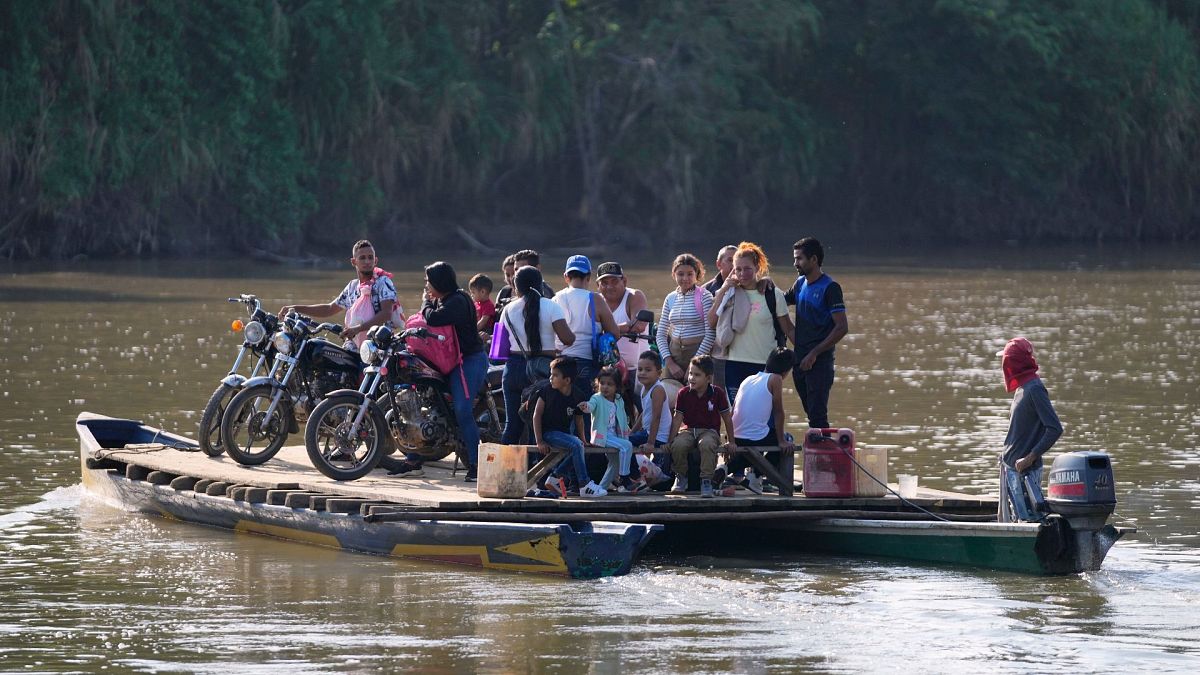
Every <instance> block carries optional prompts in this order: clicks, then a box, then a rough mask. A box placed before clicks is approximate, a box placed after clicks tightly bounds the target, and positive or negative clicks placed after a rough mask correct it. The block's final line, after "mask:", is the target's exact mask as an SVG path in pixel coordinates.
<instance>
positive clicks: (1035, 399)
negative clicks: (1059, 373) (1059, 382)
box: [996, 337, 1063, 523]
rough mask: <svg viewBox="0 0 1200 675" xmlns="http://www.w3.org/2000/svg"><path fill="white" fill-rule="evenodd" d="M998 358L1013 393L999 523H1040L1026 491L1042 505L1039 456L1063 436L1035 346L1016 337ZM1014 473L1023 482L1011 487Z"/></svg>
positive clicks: (1002, 469)
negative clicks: (1034, 356) (1016, 520)
mask: <svg viewBox="0 0 1200 675" xmlns="http://www.w3.org/2000/svg"><path fill="white" fill-rule="evenodd" d="M996 355H997V356H1001V357H1003V359H1002V361H1001V369H1002V370H1003V372H1004V386H1005V388H1006V389H1008V391H1010V392H1013V401H1012V407H1011V409H1010V412H1009V422H1008V436H1007V437H1006V438H1005V439H1004V451H1003V454H1002V455H1001V457H1000V506H999V512H998V514H997V519H998V520H999V521H1000V522H1002V523H1006V522H1012V521H1013V520H1015V519H1017V518H1019V519H1021V520H1038V519H1039V516H1038V514H1037V513H1035V512H1034V511H1033V510H1032V508H1031V507H1030V506H1029V505H1028V501H1026V494H1025V491H1026V490H1029V491H1035V490H1036V491H1037V492H1036V494H1030V495H1029V496H1031V497H1034V499H1035V503H1040V502H1041V499H1040V495H1041V483H1042V455H1044V454H1046V451H1047V450H1049V449H1050V448H1051V447H1053V446H1054V443H1055V442H1056V441H1057V440H1058V437H1059V436H1061V435H1062V432H1063V428H1062V423H1061V422H1059V421H1058V414H1057V413H1055V412H1054V404H1052V403H1051V402H1050V394H1049V392H1047V391H1046V385H1045V384H1043V383H1042V378H1040V377H1038V374H1037V371H1038V364H1037V361H1036V360H1034V358H1033V344H1032V343H1030V342H1029V340H1027V339H1025V338H1023V337H1016V338H1013V339H1011V340H1009V341H1008V344H1006V345H1005V346H1004V349H1002V350H1000V351H999V352H997V353H996ZM1012 473H1015V474H1016V477H1018V478H1020V479H1021V480H1015V481H1012V482H1010V480H1011V479H1012V478H1014V476H1012V475H1010V474H1012ZM1010 486H1013V487H1010ZM1014 487H1015V488H1016V489H1021V492H1020V493H1019V494H1018V493H1016V492H1015V490H1014ZM1022 488H1023V489H1022ZM1014 516H1016V518H1014Z"/></svg>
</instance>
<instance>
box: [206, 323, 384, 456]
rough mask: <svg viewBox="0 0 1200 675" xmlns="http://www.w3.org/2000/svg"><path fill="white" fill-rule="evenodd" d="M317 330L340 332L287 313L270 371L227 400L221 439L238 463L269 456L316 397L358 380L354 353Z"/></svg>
mask: <svg viewBox="0 0 1200 675" xmlns="http://www.w3.org/2000/svg"><path fill="white" fill-rule="evenodd" d="M322 331H329V332H331V333H334V334H340V333H341V332H342V327H341V326H340V325H338V324H336V323H320V324H318V323H316V322H315V321H314V320H312V319H310V318H309V317H306V316H303V315H300V314H296V313H294V312H293V313H290V314H288V316H287V318H285V319H284V320H283V325H282V326H281V328H280V330H278V331H277V332H276V333H275V335H274V337H273V338H272V344H273V346H274V348H275V351H276V354H275V362H276V366H277V367H276V368H275V370H274V371H273V375H270V376H262V377H257V378H254V379H252V380H247V381H246V383H245V384H244V385H243V387H242V391H241V392H239V393H238V394H237V395H236V396H234V397H233V400H232V401H230V402H229V408H228V409H227V410H226V411H225V415H224V417H223V418H222V419H221V442H222V444H223V445H224V446H225V451H226V452H227V453H229V456H230V457H232V458H233V459H234V460H236V461H237V462H238V463H239V464H246V465H257V464H262V463H263V462H266V461H268V460H270V459H271V458H272V457H274V456H275V454H276V453H278V452H279V449H280V448H282V447H283V444H284V442H285V441H286V440H287V437H288V434H294V433H298V432H299V431H300V424H301V423H303V422H305V421H306V420H307V419H308V417H309V415H310V414H311V412H312V411H313V409H314V407H315V406H316V405H317V402H318V401H320V400H321V399H322V398H324V397H325V396H326V395H328V394H329V393H330V392H333V391H337V390H339V389H345V388H347V387H350V386H353V385H354V384H355V383H356V382H358V381H359V378H360V377H361V375H362V364H361V363H359V360H358V354H356V353H355V352H354V351H353V350H350V349H346V348H344V347H342V346H340V345H338V344H335V343H333V342H330V341H329V340H326V339H325V338H322V337H318V334H319V333H321V332H322ZM259 444H261V446H260V447H256V445H259Z"/></svg>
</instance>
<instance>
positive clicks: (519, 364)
mask: <svg viewBox="0 0 1200 675" xmlns="http://www.w3.org/2000/svg"><path fill="white" fill-rule="evenodd" d="M528 386H529V377H528V376H526V375H525V356H524V355H523V354H517V353H516V352H513V353H510V354H509V355H508V360H507V361H505V362H504V375H503V376H501V378H500V388H501V389H502V390H503V391H504V433H502V434H501V435H500V442H501V443H503V444H505V445H513V444H515V443H520V442H521V437H522V436H524V435H525V422H524V421H523V420H522V419H521V416H520V415H518V414H517V409H518V408H520V407H521V392H522V391H525V387H528Z"/></svg>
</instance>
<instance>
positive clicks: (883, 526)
mask: <svg viewBox="0 0 1200 675" xmlns="http://www.w3.org/2000/svg"><path fill="white" fill-rule="evenodd" d="M764 529H767V530H769V531H771V532H773V533H774V536H775V537H777V538H780V539H783V540H785V541H789V542H791V546H792V547H793V548H797V549H802V550H806V551H824V552H829V553H839V554H850V555H866V556H876V557H886V558H902V559H905V560H914V561H921V562H932V563H940V564H949V565H968V566H972V567H983V568H988V569H995V570H1006V571H1011V572H1021V573H1025V574H1041V575H1058V574H1075V573H1079V572H1088V571H1095V570H1098V569H1100V565H1101V564H1102V563H1103V561H1104V557H1105V555H1106V554H1107V553H1108V550H1109V549H1110V548H1112V545H1113V544H1114V543H1116V541H1117V540H1118V539H1120V538H1121V537H1122V536H1123V535H1124V534H1125V533H1126V532H1127V530H1125V529H1118V528H1114V527H1113V526H1111V525H1105V526H1104V527H1102V528H1100V529H1099V530H1082V529H1080V530H1075V529H1073V528H1071V527H1070V525H1069V523H1067V521H1066V520H1065V519H1052V520H1051V521H1050V522H1048V523H947V522H940V521H894V520H861V519H853V520H852V519H844V518H828V519H821V520H814V521H808V522H797V523H788V524H774V523H773V524H770V525H766V526H765V528H764Z"/></svg>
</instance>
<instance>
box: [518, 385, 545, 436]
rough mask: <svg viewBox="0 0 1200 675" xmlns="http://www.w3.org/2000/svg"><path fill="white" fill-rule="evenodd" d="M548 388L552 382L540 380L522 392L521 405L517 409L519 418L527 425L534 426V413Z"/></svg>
mask: <svg viewBox="0 0 1200 675" xmlns="http://www.w3.org/2000/svg"><path fill="white" fill-rule="evenodd" d="M548 386H550V380H538V381H537V382H534V383H533V384H531V385H529V386H528V387H525V389H523V390H522V391H521V405H519V406H518V407H517V416H518V417H520V418H521V421H522V422H524V423H525V424H526V425H531V424H533V411H534V410H535V409H536V408H537V402H538V399H539V398H541V396H542V393H543V392H544V391H545V390H546V387H548Z"/></svg>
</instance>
